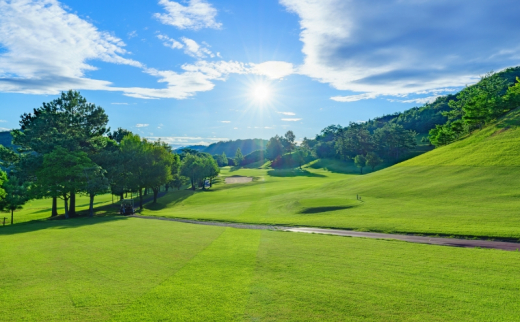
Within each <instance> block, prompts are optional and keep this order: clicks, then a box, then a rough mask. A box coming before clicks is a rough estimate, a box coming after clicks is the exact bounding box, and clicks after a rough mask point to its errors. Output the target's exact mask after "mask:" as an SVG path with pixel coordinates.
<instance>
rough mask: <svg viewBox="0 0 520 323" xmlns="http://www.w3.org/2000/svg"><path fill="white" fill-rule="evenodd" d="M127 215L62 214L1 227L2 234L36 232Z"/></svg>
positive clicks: (121, 218)
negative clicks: (91, 215)
mask: <svg viewBox="0 0 520 323" xmlns="http://www.w3.org/2000/svg"><path fill="white" fill-rule="evenodd" d="M127 219H128V218H127V217H124V216H112V215H111V216H95V217H93V218H90V217H86V216H76V217H73V218H69V219H65V218H63V217H62V216H60V217H56V218H53V219H52V220H50V219H43V220H34V221H28V222H23V223H19V224H14V225H9V226H5V227H0V236H2V235H14V234H20V233H27V232H34V231H40V230H45V229H51V228H52V229H74V228H79V227H84V226H90V225H96V224H102V223H108V222H114V221H125V220H127Z"/></svg>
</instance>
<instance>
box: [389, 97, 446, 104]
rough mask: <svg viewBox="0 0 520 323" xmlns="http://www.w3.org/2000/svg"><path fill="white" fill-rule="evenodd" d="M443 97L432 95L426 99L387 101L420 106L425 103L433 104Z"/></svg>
mask: <svg viewBox="0 0 520 323" xmlns="http://www.w3.org/2000/svg"><path fill="white" fill-rule="evenodd" d="M440 96H441V95H432V96H428V97H425V98H416V99H407V100H399V99H387V100H388V101H390V102H401V103H419V104H425V103H432V102H434V101H435V100H436V99H437V98H438V97H440Z"/></svg>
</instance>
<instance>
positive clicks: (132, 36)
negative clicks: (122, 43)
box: [127, 30, 137, 39]
mask: <svg viewBox="0 0 520 323" xmlns="http://www.w3.org/2000/svg"><path fill="white" fill-rule="evenodd" d="M127 36H128V38H130V39H132V38H134V37H137V31H135V30H134V31H131V32H129V33H128V34H127Z"/></svg>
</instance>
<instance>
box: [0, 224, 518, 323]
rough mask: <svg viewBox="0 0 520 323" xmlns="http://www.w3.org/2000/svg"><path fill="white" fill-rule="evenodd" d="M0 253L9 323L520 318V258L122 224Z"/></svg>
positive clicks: (6, 239) (29, 229) (58, 230)
mask: <svg viewBox="0 0 520 323" xmlns="http://www.w3.org/2000/svg"><path fill="white" fill-rule="evenodd" d="M43 242H45V243H43ZM0 245H1V246H2V248H0V259H2V260H3V261H2V262H0V272H2V275H1V276H0V302H1V304H2V306H0V321H244V320H245V321H248V320H250V321H388V320H392V321H488V320H493V321H518V320H519V319H520V316H519V314H518V313H519V312H520V305H519V304H520V293H519V291H520V278H519V277H520V275H519V274H520V269H519V268H520V266H519V265H520V259H519V256H518V255H519V254H518V253H517V252H505V251H496V250H484V249H463V248H451V247H438V246H428V245H418V244H411V243H406V242H398V241H384V240H371V239H361V238H344V237H334V236H325V235H310V234H298V233H289V232H276V231H266V230H240V229H232V228H223V227H211V226H201V225H193V224H183V223H175V222H168V221H149V220H142V219H133V218H124V217H104V218H94V219H72V220H67V221H52V222H37V223H30V224H24V225H16V226H12V227H7V228H3V229H2V230H0Z"/></svg>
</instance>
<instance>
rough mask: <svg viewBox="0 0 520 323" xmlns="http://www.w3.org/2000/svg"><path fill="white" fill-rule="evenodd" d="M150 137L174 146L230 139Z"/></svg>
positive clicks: (206, 143)
mask: <svg viewBox="0 0 520 323" xmlns="http://www.w3.org/2000/svg"><path fill="white" fill-rule="evenodd" d="M148 139H150V140H153V141H156V140H159V139H160V140H161V141H163V142H166V143H168V144H170V145H171V146H172V147H174V148H177V147H183V146H192V145H206V146H207V145H210V144H212V143H214V142H219V141H228V140H229V138H215V137H213V138H207V137H189V136H183V137H175V136H172V137H148Z"/></svg>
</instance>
